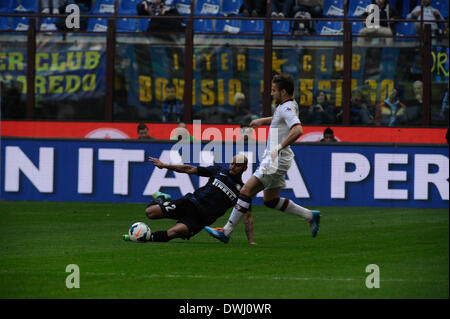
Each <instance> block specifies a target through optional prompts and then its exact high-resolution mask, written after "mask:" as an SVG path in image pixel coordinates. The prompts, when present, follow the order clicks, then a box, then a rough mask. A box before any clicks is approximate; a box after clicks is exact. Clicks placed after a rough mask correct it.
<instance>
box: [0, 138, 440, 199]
mask: <svg viewBox="0 0 450 319" xmlns="http://www.w3.org/2000/svg"><path fill="white" fill-rule="evenodd" d="M230 145H231V144H225V145H222V144H213V143H200V142H198V143H194V144H193V145H192V144H191V145H188V144H180V143H173V142H155V143H153V142H140V141H129V142H124V141H114V140H109V141H105V140H102V141H99V140H98V141H96V140H36V139H16V138H14V139H8V138H5V139H3V140H2V144H1V175H0V176H1V193H0V194H1V199H2V200H32V201H85V202H130V203H146V202H149V200H150V198H151V195H152V194H153V193H154V192H156V191H163V192H167V193H169V194H171V195H172V196H173V197H175V198H177V197H180V196H182V195H185V194H187V193H189V192H193V191H194V190H195V189H196V188H198V187H199V186H201V185H204V184H205V183H206V182H207V178H204V177H198V176H190V175H187V174H182V173H175V172H171V171H167V170H165V169H158V168H155V167H154V165H153V164H151V163H150V162H148V161H147V159H148V157H149V156H152V157H156V158H159V159H161V160H162V161H163V162H172V163H180V164H181V163H183V162H184V163H193V165H201V166H207V165H210V164H212V163H213V162H216V163H220V162H223V164H222V165H226V166H227V165H228V163H229V162H230V160H231V158H232V156H233V154H234V153H235V152H236V146H234V147H235V149H233V146H231V147H230ZM261 149H262V147H261V148H260V149H256V148H251V149H248V148H246V149H240V148H239V145H238V146H237V150H244V151H246V153H247V156H248V157H249V161H250V162H251V164H250V165H249V169H248V170H247V171H246V172H245V173H244V175H243V180H244V181H246V180H247V179H248V178H249V177H250V176H251V174H252V172H253V171H254V170H255V169H256V167H257V165H258V162H259V155H258V154H259V153H260V152H261ZM292 149H293V151H294V153H295V158H294V161H293V162H292V166H291V168H290V170H289V171H288V173H287V176H286V184H287V185H286V189H284V190H283V191H282V192H281V196H283V197H288V198H290V199H292V200H295V201H297V202H298V203H301V205H303V206H379V207H423V208H447V207H448V204H449V184H448V178H449V149H448V148H447V147H440V146H411V145H405V146H401V145H397V146H395V147H394V146H391V145H378V146H377V145H354V144H344V143H338V144H335V145H329V144H327V145H324V144H321V143H317V144H314V143H310V144H304V143H303V144H296V145H293V146H292ZM195 163H199V164H195ZM261 196H262V194H258V196H257V197H256V198H255V199H254V202H253V204H255V205H262V204H263V202H262V198H261Z"/></svg>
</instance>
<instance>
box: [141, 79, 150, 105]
mask: <svg viewBox="0 0 450 319" xmlns="http://www.w3.org/2000/svg"><path fill="white" fill-rule="evenodd" d="M151 100H152V79H151V77H149V76H145V75H140V76H139V101H141V102H151Z"/></svg>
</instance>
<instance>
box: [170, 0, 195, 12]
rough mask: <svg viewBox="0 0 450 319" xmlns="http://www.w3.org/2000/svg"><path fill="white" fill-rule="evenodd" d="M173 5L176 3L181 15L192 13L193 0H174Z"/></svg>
mask: <svg viewBox="0 0 450 319" xmlns="http://www.w3.org/2000/svg"><path fill="white" fill-rule="evenodd" d="M173 5H175V8H177V10H178V13H179V14H180V15H183V16H186V15H190V14H191V0H174V1H173Z"/></svg>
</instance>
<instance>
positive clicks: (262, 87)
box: [259, 80, 264, 93]
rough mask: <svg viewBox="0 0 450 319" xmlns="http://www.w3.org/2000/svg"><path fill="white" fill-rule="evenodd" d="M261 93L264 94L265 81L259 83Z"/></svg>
mask: <svg viewBox="0 0 450 319" xmlns="http://www.w3.org/2000/svg"><path fill="white" fill-rule="evenodd" d="M259 84H260V86H259V92H261V93H263V92H264V80H261V81H259Z"/></svg>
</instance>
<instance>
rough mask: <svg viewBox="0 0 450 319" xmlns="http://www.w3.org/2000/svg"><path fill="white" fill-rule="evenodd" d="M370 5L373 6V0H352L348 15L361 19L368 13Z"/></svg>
mask: <svg viewBox="0 0 450 319" xmlns="http://www.w3.org/2000/svg"><path fill="white" fill-rule="evenodd" d="M370 4H372V0H350V2H349V4H348V12H347V15H348V16H349V17H359V16H360V15H361V14H363V13H364V12H366V8H367V6H368V5H370Z"/></svg>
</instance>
